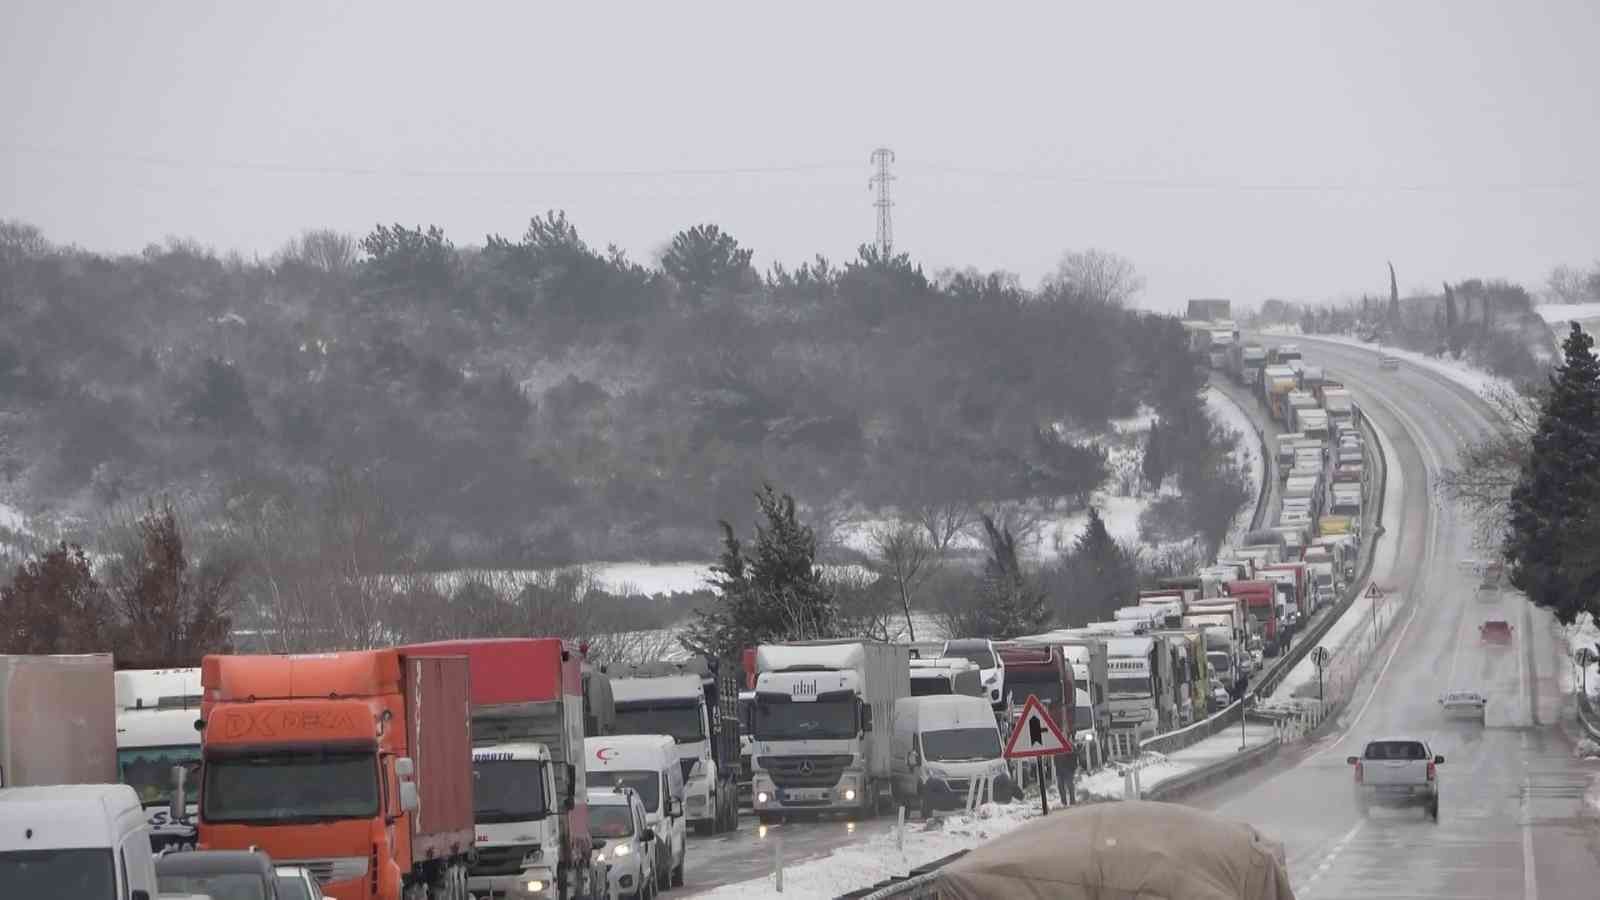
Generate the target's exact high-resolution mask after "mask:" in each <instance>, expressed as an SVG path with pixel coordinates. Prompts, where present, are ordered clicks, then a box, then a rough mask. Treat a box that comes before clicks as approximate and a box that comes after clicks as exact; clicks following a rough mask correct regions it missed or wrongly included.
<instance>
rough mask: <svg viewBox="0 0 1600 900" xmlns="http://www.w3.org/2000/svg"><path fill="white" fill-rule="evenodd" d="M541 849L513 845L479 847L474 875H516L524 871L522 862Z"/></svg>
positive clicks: (536, 846) (535, 845) (525, 845)
mask: <svg viewBox="0 0 1600 900" xmlns="http://www.w3.org/2000/svg"><path fill="white" fill-rule="evenodd" d="M538 849H539V845H538V844H513V845H511V846H509V847H479V848H478V862H477V863H476V864H475V865H473V867H472V874H473V875H515V874H517V873H518V872H521V871H522V860H523V859H524V858H525V857H527V855H528V854H529V853H532V852H533V851H535V850H538Z"/></svg>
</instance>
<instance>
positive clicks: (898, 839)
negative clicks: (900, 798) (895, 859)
mask: <svg viewBox="0 0 1600 900" xmlns="http://www.w3.org/2000/svg"><path fill="white" fill-rule="evenodd" d="M894 847H895V849H896V850H899V851H900V855H901V856H904V855H905V852H906V808H905V807H904V806H902V807H900V810H899V812H897V813H896V814H895V817H894Z"/></svg>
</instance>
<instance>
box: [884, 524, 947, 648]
mask: <svg viewBox="0 0 1600 900" xmlns="http://www.w3.org/2000/svg"><path fill="white" fill-rule="evenodd" d="M872 543H873V546H874V547H876V548H877V551H878V565H879V567H880V568H881V569H882V571H883V573H884V576H885V577H887V578H888V579H889V580H890V582H891V583H892V585H893V587H894V591H895V594H896V597H897V598H898V600H899V601H900V610H901V611H902V612H903V613H904V614H905V617H906V633H907V634H908V635H909V636H910V638H911V640H912V641H915V640H916V639H917V626H916V625H915V624H914V623H913V622H912V620H911V607H912V601H913V600H914V599H915V597H916V595H917V590H918V589H919V588H921V587H922V584H923V582H925V581H927V580H928V576H929V575H931V574H932V573H933V569H934V567H935V566H936V565H937V564H938V561H939V560H938V556H937V555H936V553H937V552H936V551H935V549H934V547H933V544H931V543H929V541H928V539H927V537H926V536H925V535H924V534H923V532H922V529H921V527H919V526H917V525H914V524H912V523H911V522H907V521H900V522H897V523H895V524H894V525H886V526H883V527H880V528H876V529H874V530H873V532H872Z"/></svg>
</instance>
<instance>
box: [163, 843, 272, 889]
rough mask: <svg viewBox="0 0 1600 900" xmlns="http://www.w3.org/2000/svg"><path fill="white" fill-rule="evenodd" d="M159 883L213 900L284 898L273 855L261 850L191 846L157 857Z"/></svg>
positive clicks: (166, 887) (164, 887)
mask: <svg viewBox="0 0 1600 900" xmlns="http://www.w3.org/2000/svg"><path fill="white" fill-rule="evenodd" d="M156 883H157V885H158V886H159V887H160V890H161V893H162V895H163V896H165V895H167V894H206V895H208V896H210V897H211V900H280V898H281V897H282V895H281V894H279V893H278V876H277V872H276V870H275V869H274V868H273V865H272V857H270V856H268V855H267V854H265V853H262V852H261V851H259V850H188V851H184V852H181V853H167V854H163V855H162V856H161V857H160V858H159V859H157V860H156Z"/></svg>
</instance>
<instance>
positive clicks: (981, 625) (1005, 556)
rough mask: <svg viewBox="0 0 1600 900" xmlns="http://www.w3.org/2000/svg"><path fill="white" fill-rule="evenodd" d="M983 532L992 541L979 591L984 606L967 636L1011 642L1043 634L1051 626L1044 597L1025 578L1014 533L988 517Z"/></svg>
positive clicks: (985, 517) (981, 605) (978, 612)
mask: <svg viewBox="0 0 1600 900" xmlns="http://www.w3.org/2000/svg"><path fill="white" fill-rule="evenodd" d="M983 530H984V534H985V535H986V536H987V537H988V539H989V558H988V560H986V561H985V562H984V566H983V580H982V582H981V588H980V591H979V595H980V599H981V601H982V602H981V603H980V604H979V606H978V608H977V609H976V610H975V612H976V613H977V615H976V617H975V621H974V623H973V625H972V630H971V631H970V632H969V633H968V634H966V635H964V636H967V637H990V638H1010V637H1016V636H1017V635H1019V634H1032V633H1035V632H1038V631H1043V630H1044V629H1045V628H1046V626H1048V625H1049V623H1050V610H1049V609H1048V608H1046V606H1045V593H1044V591H1041V590H1039V589H1038V587H1037V586H1036V585H1034V584H1033V583H1032V581H1031V580H1030V579H1029V578H1028V577H1027V576H1026V575H1025V574H1023V571H1022V565H1021V563H1020V562H1019V561H1018V559H1017V541H1016V538H1015V537H1014V536H1013V535H1012V534H1011V529H1010V528H1004V527H1000V526H997V525H995V522H994V519H992V518H990V517H989V516H987V515H985V516H984V517H983Z"/></svg>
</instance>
